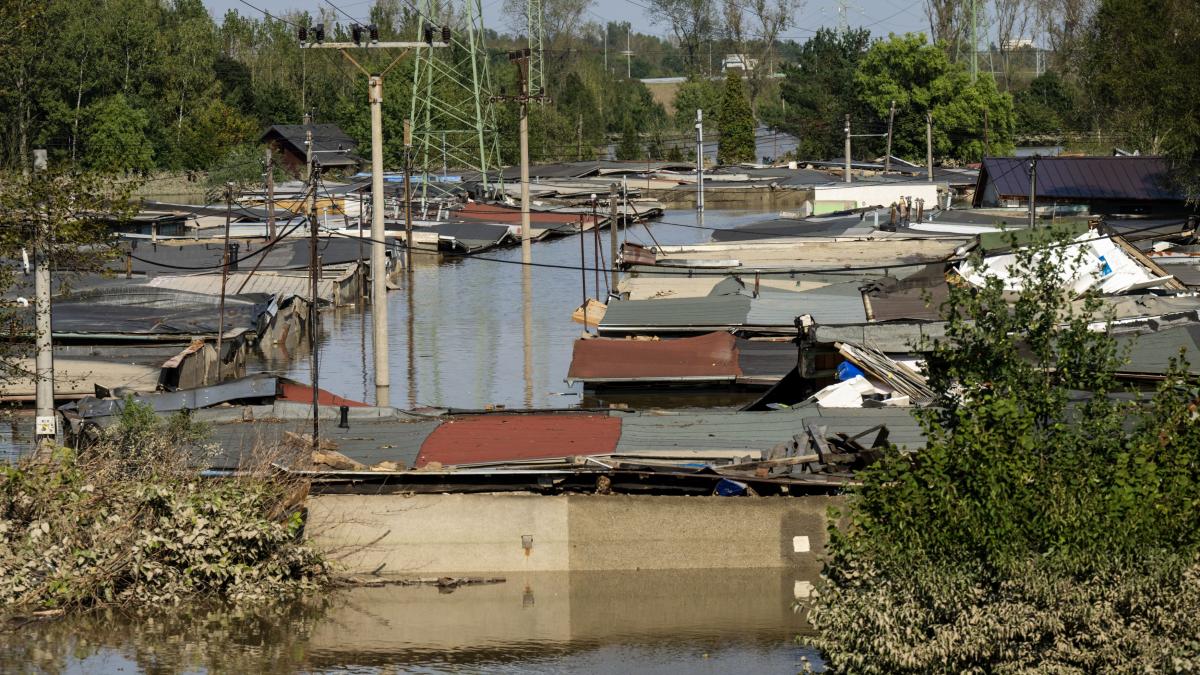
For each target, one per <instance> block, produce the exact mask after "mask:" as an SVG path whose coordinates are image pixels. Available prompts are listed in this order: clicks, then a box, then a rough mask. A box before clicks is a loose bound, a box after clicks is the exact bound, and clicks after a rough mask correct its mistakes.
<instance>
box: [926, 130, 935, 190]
mask: <svg viewBox="0 0 1200 675" xmlns="http://www.w3.org/2000/svg"><path fill="white" fill-rule="evenodd" d="M925 164H926V165H927V166H928V167H929V182H930V183H932V182H933V114H932V113H925Z"/></svg>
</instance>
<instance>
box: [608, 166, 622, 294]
mask: <svg viewBox="0 0 1200 675" xmlns="http://www.w3.org/2000/svg"><path fill="white" fill-rule="evenodd" d="M620 218H621V213H620V211H618V204H617V184H616V183H610V184H609V186H608V220H609V223H608V251H609V257H610V258H612V260H610V261H609V262H611V263H612V283H611V284H609V286H608V288H609V292H610V293H616V292H617V226H618V224H619V223H620Z"/></svg>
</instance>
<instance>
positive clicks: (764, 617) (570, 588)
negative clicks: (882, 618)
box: [0, 570, 818, 675]
mask: <svg viewBox="0 0 1200 675" xmlns="http://www.w3.org/2000/svg"><path fill="white" fill-rule="evenodd" d="M812 577H813V573H812V572H808V573H797V572H793V571H784V570H688V571H635V572H582V573H581V572H575V573H529V574H510V575H508V577H507V580H506V581H505V582H504V583H500V584H493V585H486V586H467V587H461V588H459V589H457V590H454V591H453V592H450V593H445V592H440V591H439V590H438V589H437V588H434V587H427V586H387V587H382V588H353V589H348V590H342V591H335V592H331V593H329V594H328V595H326V596H323V597H321V598H309V599H306V600H303V601H299V602H295V603H289V604H285V605H282V606H278V607H272V608H269V609H262V610H257V611H254V610H243V611H233V610H229V609H226V608H220V607H215V606H193V607H184V608H176V609H170V610H167V611H164V612H160V613H158V614H156V615H153V616H140V617H134V616H129V615H125V614H122V613H119V612H113V611H102V612H93V613H90V614H87V615H83V616H77V617H72V618H69V619H65V620H60V621H54V622H46V623H35V624H29V625H26V626H23V627H20V628H18V629H17V630H15V631H9V632H6V633H3V634H0V672H46V673H136V672H148V673H182V672H188V673H194V672H201V673H292V672H335V673H613V674H616V673H688V674H689V675H698V674H702V673H751V672H752V673H795V672H798V671H799V670H801V669H802V668H803V666H804V664H805V663H806V662H809V661H811V662H813V663H818V661H817V659H818V656H817V654H816V653H815V652H814V651H813V650H811V649H808V648H805V647H803V646H802V644H801V642H802V640H803V635H804V634H805V633H806V632H807V630H808V626H807V624H806V622H805V618H804V613H803V612H797V611H794V609H793V605H794V599H795V594H796V591H797V589H801V588H804V587H805V584H806V583H811V582H812V581H813V578H812ZM798 636H800V638H801V641H800V642H798V641H797V637H798Z"/></svg>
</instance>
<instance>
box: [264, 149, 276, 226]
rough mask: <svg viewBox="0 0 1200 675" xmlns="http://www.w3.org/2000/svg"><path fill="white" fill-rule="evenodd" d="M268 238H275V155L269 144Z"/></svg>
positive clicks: (267, 157) (267, 161)
mask: <svg viewBox="0 0 1200 675" xmlns="http://www.w3.org/2000/svg"><path fill="white" fill-rule="evenodd" d="M265 164H266V167H267V238H268V239H274V238H275V155H274V153H272V152H271V146H269V145H268V146H267V156H266V162H265Z"/></svg>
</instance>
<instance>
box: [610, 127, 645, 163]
mask: <svg viewBox="0 0 1200 675" xmlns="http://www.w3.org/2000/svg"><path fill="white" fill-rule="evenodd" d="M616 155H617V159H624V160H628V159H642V157H643V154H642V139H641V136H639V135H638V131H637V127H636V126H634V123H633V120H631V119H627V120H625V127H624V129H622V131H621V142H620V143H618V144H617V150H616Z"/></svg>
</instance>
